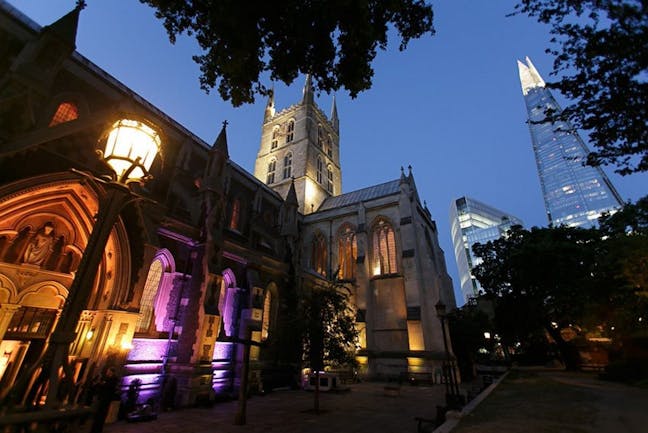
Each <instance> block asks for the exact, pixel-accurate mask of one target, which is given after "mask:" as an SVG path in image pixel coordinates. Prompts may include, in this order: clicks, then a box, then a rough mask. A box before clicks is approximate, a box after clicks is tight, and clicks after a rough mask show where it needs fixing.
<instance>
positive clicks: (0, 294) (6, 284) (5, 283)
mask: <svg viewBox="0 0 648 433" xmlns="http://www.w3.org/2000/svg"><path fill="white" fill-rule="evenodd" d="M17 300H18V291H17V290H16V286H15V285H14V283H13V281H11V279H10V278H9V277H7V276H6V275H2V274H0V305H2V304H11V303H16V302H17Z"/></svg>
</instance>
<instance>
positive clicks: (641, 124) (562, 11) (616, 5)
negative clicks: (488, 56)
mask: <svg viewBox="0 0 648 433" xmlns="http://www.w3.org/2000/svg"><path fill="white" fill-rule="evenodd" d="M516 10H517V13H523V14H527V15H529V16H530V17H534V18H535V19H536V20H537V21H539V22H541V23H545V24H548V25H550V26H551V33H552V34H553V35H554V36H553V38H552V40H551V41H552V43H554V48H552V49H547V52H548V53H550V54H552V55H554V56H555V61H554V72H553V74H554V75H560V76H561V78H560V80H559V81H557V82H554V83H549V84H548V86H549V87H552V88H556V89H558V90H560V91H561V92H562V93H563V94H564V95H565V96H567V97H568V98H570V99H572V100H574V101H575V102H574V103H573V104H572V105H570V106H569V107H567V108H566V109H565V110H564V111H563V113H562V116H564V117H565V118H568V119H569V120H571V121H572V122H573V124H574V125H575V126H576V127H577V128H581V129H584V130H587V131H588V132H589V137H590V142H591V143H592V144H593V145H594V146H595V147H596V150H595V151H594V152H592V153H590V155H589V157H588V164H591V165H600V164H615V165H616V166H617V170H616V171H617V172H618V173H620V174H623V175H626V174H631V173H634V172H641V171H647V170H648V128H647V127H646V126H647V119H648V80H647V74H648V55H646V53H647V52H648V20H647V19H646V16H647V15H648V3H647V2H646V1H645V0H605V1H600V0H521V1H520V3H519V4H518V5H517V6H516Z"/></svg>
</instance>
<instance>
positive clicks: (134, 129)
mask: <svg viewBox="0 0 648 433" xmlns="http://www.w3.org/2000/svg"><path fill="white" fill-rule="evenodd" d="M159 151H160V136H159V135H158V133H157V132H156V131H155V130H154V129H153V128H151V127H150V126H147V125H145V124H144V123H142V122H140V121H138V120H130V119H121V120H118V121H117V122H115V124H114V125H113V126H112V128H111V130H110V132H109V134H108V139H107V140H106V149H105V151H104V153H103V156H104V159H105V161H106V162H107V163H108V164H109V165H110V167H111V168H112V169H113V170H115V173H116V174H117V179H119V181H121V182H128V181H136V180H139V179H144V178H147V177H149V172H148V171H149V169H150V168H151V164H153V160H154V159H155V156H156V155H157V154H158V152H159Z"/></svg>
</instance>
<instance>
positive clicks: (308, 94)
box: [254, 76, 342, 214]
mask: <svg viewBox="0 0 648 433" xmlns="http://www.w3.org/2000/svg"><path fill="white" fill-rule="evenodd" d="M339 133H340V130H339V121H338V116H337V108H336V105H335V99H334V100H333V106H332V108H331V116H330V118H327V116H326V115H325V114H324V113H323V112H322V110H320V108H319V107H318V106H317V104H316V103H315V98H314V94H313V88H312V85H311V79H310V76H307V77H306V84H305V85H304V91H303V97H302V100H301V101H300V102H299V103H298V104H294V105H291V106H290V107H288V108H286V109H284V110H282V111H279V112H278V113H276V112H275V107H274V95H270V97H269V99H268V104H267V106H266V109H265V115H264V119H263V127H262V132H261V146H260V148H259V153H258V155H257V159H256V164H255V167H254V175H255V176H256V177H257V178H258V179H259V180H261V181H262V182H265V183H266V184H267V185H268V186H270V187H271V188H272V189H274V190H275V191H277V192H278V193H279V194H281V196H282V197H284V198H285V197H286V194H287V193H288V189H289V188H290V184H291V179H292V178H294V179H295V191H296V193H297V200H298V202H299V212H301V213H303V214H309V213H312V212H314V211H316V210H317V209H318V208H319V206H320V204H321V203H322V202H323V201H324V200H325V199H326V198H327V197H331V196H336V195H339V194H340V193H341V192H342V172H341V169H340V146H339V143H340V140H339V138H340V136H339Z"/></svg>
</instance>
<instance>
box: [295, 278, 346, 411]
mask: <svg viewBox="0 0 648 433" xmlns="http://www.w3.org/2000/svg"><path fill="white" fill-rule="evenodd" d="M301 318H302V323H303V325H302V332H303V334H302V342H303V349H304V350H303V360H304V363H305V365H307V366H309V367H310V369H311V371H315V383H316V385H315V397H314V410H315V412H316V413H317V412H319V372H320V371H321V370H323V369H324V366H325V365H334V366H339V365H345V364H349V363H354V362H355V345H356V342H357V339H358V332H357V330H356V327H355V311H354V309H353V308H352V306H351V303H350V302H349V295H348V294H347V291H346V288H345V287H344V285H342V284H340V283H337V282H333V283H330V284H328V285H326V286H315V287H313V288H312V289H311V290H310V291H309V293H308V294H307V295H306V296H305V297H304V298H303V299H302V301H301Z"/></svg>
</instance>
